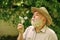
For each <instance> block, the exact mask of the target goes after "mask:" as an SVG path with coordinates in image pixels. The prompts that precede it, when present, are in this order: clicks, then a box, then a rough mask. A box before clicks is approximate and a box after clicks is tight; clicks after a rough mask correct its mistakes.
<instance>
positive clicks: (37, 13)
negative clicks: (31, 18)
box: [33, 12, 44, 16]
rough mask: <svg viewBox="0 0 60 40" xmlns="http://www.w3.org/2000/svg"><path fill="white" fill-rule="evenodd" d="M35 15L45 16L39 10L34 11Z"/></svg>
mask: <svg viewBox="0 0 60 40" xmlns="http://www.w3.org/2000/svg"><path fill="white" fill-rule="evenodd" d="M33 15H38V16H44V15H42V14H41V13H39V12H34V13H33Z"/></svg>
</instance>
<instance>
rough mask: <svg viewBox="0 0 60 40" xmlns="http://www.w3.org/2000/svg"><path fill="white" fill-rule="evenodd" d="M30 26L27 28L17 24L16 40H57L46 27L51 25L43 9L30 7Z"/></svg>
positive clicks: (50, 19) (49, 17) (46, 12)
mask: <svg viewBox="0 0 60 40" xmlns="http://www.w3.org/2000/svg"><path fill="white" fill-rule="evenodd" d="M31 10H32V13H33V17H32V19H31V24H32V26H29V27H27V29H26V30H25V32H24V26H23V25H22V24H18V28H17V29H18V31H19V36H18V38H17V40H58V39H57V36H56V34H55V32H54V31H53V30H52V29H50V28H49V27H48V26H50V25H51V24H52V18H51V16H50V15H49V13H48V11H47V9H46V8H45V7H40V8H36V7H32V8H31Z"/></svg>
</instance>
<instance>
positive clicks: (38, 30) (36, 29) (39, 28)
mask: <svg viewBox="0 0 60 40" xmlns="http://www.w3.org/2000/svg"><path fill="white" fill-rule="evenodd" d="M44 26H45V25H43V26H41V27H36V28H35V31H36V32H37V33H38V32H40V30H41V29H42V28H43V27H44Z"/></svg>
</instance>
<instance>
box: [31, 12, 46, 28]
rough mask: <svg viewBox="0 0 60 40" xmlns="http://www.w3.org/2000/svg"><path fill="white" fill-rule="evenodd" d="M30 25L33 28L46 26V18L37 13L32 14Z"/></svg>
mask: <svg viewBox="0 0 60 40" xmlns="http://www.w3.org/2000/svg"><path fill="white" fill-rule="evenodd" d="M31 24H32V25H33V26H34V27H42V26H43V25H45V24H46V18H45V17H44V16H43V15H42V14H39V13H38V12H34V14H33V17H32V19H31Z"/></svg>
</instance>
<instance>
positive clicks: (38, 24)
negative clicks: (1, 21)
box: [31, 19, 43, 27]
mask: <svg viewBox="0 0 60 40" xmlns="http://www.w3.org/2000/svg"><path fill="white" fill-rule="evenodd" d="M42 23H43V21H42V20H40V19H35V20H34V21H33V20H32V21H31V24H32V26H34V27H40V26H41V25H42Z"/></svg>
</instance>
